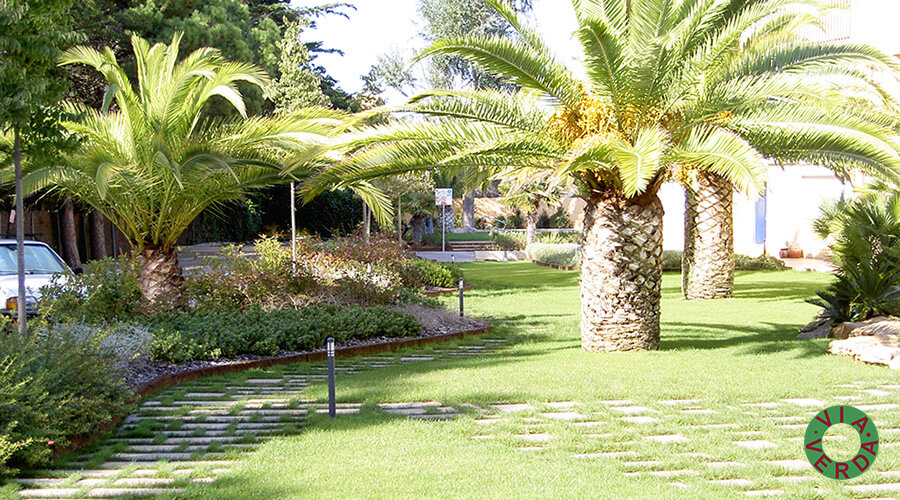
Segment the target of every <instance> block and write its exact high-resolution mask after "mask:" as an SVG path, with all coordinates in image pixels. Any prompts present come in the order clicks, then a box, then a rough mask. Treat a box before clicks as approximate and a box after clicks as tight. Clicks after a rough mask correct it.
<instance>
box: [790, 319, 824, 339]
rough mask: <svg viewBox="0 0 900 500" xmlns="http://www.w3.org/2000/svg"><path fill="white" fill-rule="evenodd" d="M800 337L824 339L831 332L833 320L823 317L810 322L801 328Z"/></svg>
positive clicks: (798, 336)
mask: <svg viewBox="0 0 900 500" xmlns="http://www.w3.org/2000/svg"><path fill="white" fill-rule="evenodd" d="M798 331H799V332H800V334H799V335H797V338H798V339H824V338H826V337H828V336H829V335H830V334H831V320H830V319H828V318H821V319H817V320H814V321H812V322H810V323H809V324H808V325H806V326H804V327H803V328H801V329H800V330H798Z"/></svg>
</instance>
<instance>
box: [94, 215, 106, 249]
mask: <svg viewBox="0 0 900 500" xmlns="http://www.w3.org/2000/svg"><path fill="white" fill-rule="evenodd" d="M106 256H107V252H106V217H104V216H103V214H102V213H100V212H99V211H97V210H94V211H93V212H91V258H92V259H94V260H97V259H104V258H106Z"/></svg>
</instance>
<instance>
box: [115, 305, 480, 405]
mask: <svg viewBox="0 0 900 500" xmlns="http://www.w3.org/2000/svg"><path fill="white" fill-rule="evenodd" d="M403 310H404V312H407V313H409V314H411V315H413V316H415V317H416V319H418V320H419V321H420V322H421V323H422V327H423V328H422V331H421V332H419V334H418V335H416V336H415V337H383V336H380V337H370V338H368V339H362V340H360V339H347V340H345V341H342V342H338V343H337V344H336V345H337V349H336V351H335V352H336V353H340V354H336V356H338V357H348V356H358V355H362V354H367V353H371V352H379V351H392V350H397V349H402V348H404V347H413V346H416V345H420V344H422V343H430V342H440V341H443V340H450V339H451V338H457V337H454V336H459V337H461V336H464V335H473V334H475V333H483V332H487V331H489V330H490V329H491V324H490V323H489V322H487V321H485V320H479V319H474V318H467V317H460V316H458V315H457V314H456V313H451V312H450V311H446V310H443V309H431V308H427V307H422V306H404V307H403ZM323 359H325V347H324V346H323V347H319V348H316V349H310V350H304V351H280V352H279V353H278V354H277V355H275V356H261V355H254V354H244V355H239V356H235V357H232V358H219V359H214V360H196V361H188V362H185V363H169V362H165V361H153V360H135V361H130V362H126V363H123V364H122V365H120V368H121V370H122V371H123V372H124V375H125V384H126V385H127V386H128V387H129V388H131V389H132V390H134V391H135V392H136V393H137V394H138V395H141V396H142V395H145V394H148V393H150V392H153V391H155V390H157V389H159V388H162V387H167V386H169V385H172V384H174V383H177V382H178V381H181V380H190V379H194V378H198V377H205V376H209V375H215V374H220V373H232V372H235V371H241V370H246V369H249V368H259V367H263V366H271V365H276V364H286V363H300V362H305V361H321V360H323Z"/></svg>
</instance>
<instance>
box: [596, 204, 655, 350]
mask: <svg viewBox="0 0 900 500" xmlns="http://www.w3.org/2000/svg"><path fill="white" fill-rule="evenodd" d="M662 216H663V208H662V203H661V202H660V200H659V197H657V196H656V194H655V193H648V194H644V195H642V196H640V197H638V198H635V199H623V198H621V197H618V196H609V195H607V194H605V193H594V194H593V195H592V196H591V198H590V199H589V200H588V203H587V207H585V217H584V247H583V248H584V249H583V255H582V264H581V347H582V349H584V350H587V351H630V350H638V349H658V348H659V303H660V281H661V279H662Z"/></svg>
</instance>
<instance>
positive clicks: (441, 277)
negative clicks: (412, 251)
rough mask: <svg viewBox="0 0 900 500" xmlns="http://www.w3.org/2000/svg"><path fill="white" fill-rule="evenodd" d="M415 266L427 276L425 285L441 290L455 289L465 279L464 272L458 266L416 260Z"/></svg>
mask: <svg viewBox="0 0 900 500" xmlns="http://www.w3.org/2000/svg"><path fill="white" fill-rule="evenodd" d="M413 265H415V266H416V267H417V268H419V269H420V270H421V271H422V273H424V274H425V283H426V284H428V285H431V286H436V287H440V288H453V287H455V286H457V284H458V283H459V279H460V278H462V277H463V274H462V270H461V269H460V268H459V266H457V265H456V264H444V263H441V262H434V261H432V260H426V259H416V260H414V261H413Z"/></svg>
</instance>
